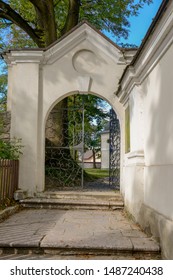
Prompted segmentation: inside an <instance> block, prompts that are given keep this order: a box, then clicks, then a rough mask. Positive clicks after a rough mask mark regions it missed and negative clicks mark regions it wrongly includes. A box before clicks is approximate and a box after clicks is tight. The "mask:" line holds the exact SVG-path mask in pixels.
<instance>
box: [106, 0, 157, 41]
mask: <svg viewBox="0 0 173 280" xmlns="http://www.w3.org/2000/svg"><path fill="white" fill-rule="evenodd" d="M161 2H162V0H153V3H152V4H150V5H147V4H146V5H145V6H144V8H143V9H141V10H140V11H139V15H138V16H137V17H131V18H130V19H129V20H130V24H131V26H130V28H129V29H130V32H129V37H128V39H127V40H124V39H121V40H120V42H121V43H124V44H126V43H129V44H135V45H136V46H140V44H141V41H142V39H143V38H144V36H145V34H146V32H147V30H148V28H149V26H150V24H151V22H152V20H153V18H154V17H155V15H156V13H157V11H158V9H159V6H160V4H161ZM106 35H107V36H108V34H106ZM108 37H110V39H111V40H113V41H116V39H115V38H113V37H112V36H111V35H110V36H108Z"/></svg>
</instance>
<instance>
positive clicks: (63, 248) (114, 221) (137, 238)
mask: <svg viewBox="0 0 173 280" xmlns="http://www.w3.org/2000/svg"><path fill="white" fill-rule="evenodd" d="M10 248H11V249H10ZM13 248H14V249H13ZM9 249H10V250H9ZM159 249H160V248H159V245H158V244H157V243H156V242H155V241H154V240H153V239H152V238H149V237H147V236H146V234H145V233H144V232H142V231H141V230H140V228H139V227H138V226H137V225H136V224H135V223H133V222H132V221H131V220H129V219H128V218H127V217H126V216H125V214H124V212H123V211H122V210H121V211H120V210H117V211H101V210H100V211H99V210H98V211H97V210H58V209H24V210H22V211H20V212H19V213H16V214H14V215H13V216H11V217H9V218H8V219H7V220H5V221H3V222H1V223H0V250H1V251H0V252H1V254H2V253H4V252H5V253H7V252H8V253H10V254H11V253H14V252H16V251H17V252H18V250H19V253H20V252H25V251H26V252H27V253H28V252H30V253H32V254H33V253H35V252H39V253H40V252H42V253H43V254H45V253H46V254H53V255H54V256H55V258H56V255H58V256H59V255H60V254H61V255H62V254H64V253H65V254H66V255H71V254H72V255H75V254H76V255H79V254H80V255H81V254H86V253H87V254H88V253H89V254H93V255H100V256H103V255H115V254H117V255H118V254H120V253H122V254H124V257H123V258H124V259H125V258H126V257H125V256H126V254H127V255H129V254H130V255H131V258H130V259H133V258H132V255H133V254H136V255H137V254H138V253H139V254H142V256H144V255H145V254H148V259H150V258H151V259H152V258H157V259H158V258H160V255H159ZM20 250H21V251H20ZM27 250H28V251H27ZM151 255H155V257H153V256H151ZM37 256H38V255H37ZM1 258H2V257H1ZM12 258H13V257H12ZM39 258H40V256H39ZM44 258H45V257H44ZM58 258H59V257H57V259H58ZM62 258H63V257H62ZM73 258H74V257H73ZM137 258H138V257H137ZM143 258H144V259H145V258H146V257H145V256H144V257H143ZM26 259H27V257H26ZM70 259H71V258H70ZM112 259H113V257H112ZM120 259H121V258H120Z"/></svg>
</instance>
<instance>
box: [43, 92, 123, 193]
mask: <svg viewBox="0 0 173 280" xmlns="http://www.w3.org/2000/svg"><path fill="white" fill-rule="evenodd" d="M84 109H85V108H84V99H83V96H81V99H80V102H77V100H76V102H75V96H74V101H73V102H72V104H70V106H66V108H61V107H60V106H59V107H58V106H57V105H56V106H55V107H54V109H53V110H52V111H51V113H50V114H49V117H48V120H47V123H46V132H45V134H46V140H45V181H46V182H45V183H46V188H48V189H50V188H51V189H54V188H55V189H56V190H57V189H58V190H75V189H81V188H83V187H86V188H87V183H86V185H85V184H84V174H86V173H85V171H84V141H85V140H86V139H85V137H84V136H86V135H87V134H86V133H85V131H84V123H85V121H84V116H85V110H84ZM109 136H110V144H109V145H110V151H109V160H110V162H109V182H107V183H108V188H109V187H110V189H113V188H114V189H115V188H116V189H118V188H119V185H120V126H119V121H118V119H117V117H116V114H115V112H114V110H113V109H111V111H110V135H109ZM97 185H98V184H97ZM90 186H91V184H90Z"/></svg>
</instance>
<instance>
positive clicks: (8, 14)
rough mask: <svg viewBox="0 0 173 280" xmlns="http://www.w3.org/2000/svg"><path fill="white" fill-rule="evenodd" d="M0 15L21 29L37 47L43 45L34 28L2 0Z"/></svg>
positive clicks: (0, 2)
mask: <svg viewBox="0 0 173 280" xmlns="http://www.w3.org/2000/svg"><path fill="white" fill-rule="evenodd" d="M0 17H2V18H5V19H7V20H9V21H11V22H13V23H14V24H16V25H17V26H19V27H20V28H21V29H23V30H24V31H25V32H26V33H27V34H28V35H29V36H30V37H31V38H32V39H33V41H34V42H35V43H36V44H37V45H38V47H42V46H43V42H42V40H41V39H40V38H39V36H38V35H37V34H36V32H35V30H34V29H33V28H32V27H31V26H30V25H29V24H28V23H27V21H26V20H24V19H23V18H22V17H21V16H20V15H19V14H18V13H17V12H16V11H14V10H13V9H12V8H11V7H10V6H9V5H8V4H6V3H5V2H3V1H0Z"/></svg>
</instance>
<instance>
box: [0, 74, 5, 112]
mask: <svg viewBox="0 0 173 280" xmlns="http://www.w3.org/2000/svg"><path fill="white" fill-rule="evenodd" d="M6 103H7V74H6V71H5V70H4V73H3V74H2V75H0V112H3V111H5V110H6Z"/></svg>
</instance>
